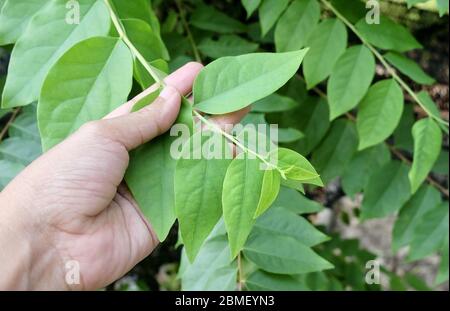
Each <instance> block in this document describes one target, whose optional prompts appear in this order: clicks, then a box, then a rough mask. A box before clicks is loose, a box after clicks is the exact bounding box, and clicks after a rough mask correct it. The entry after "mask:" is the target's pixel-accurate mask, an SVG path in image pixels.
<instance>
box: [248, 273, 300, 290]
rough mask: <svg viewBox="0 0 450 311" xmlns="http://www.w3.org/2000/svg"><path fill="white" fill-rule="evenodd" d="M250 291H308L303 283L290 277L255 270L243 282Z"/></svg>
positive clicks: (296, 278)
mask: <svg viewBox="0 0 450 311" xmlns="http://www.w3.org/2000/svg"><path fill="white" fill-rule="evenodd" d="M245 286H246V287H247V289H248V290H251V291H305V290H309V288H308V287H307V286H306V284H305V283H304V282H302V281H301V280H300V279H299V278H298V277H296V276H292V275H280V274H273V273H268V272H265V271H262V270H256V271H255V272H253V273H252V274H251V275H250V276H249V277H248V278H247V279H246V281H245Z"/></svg>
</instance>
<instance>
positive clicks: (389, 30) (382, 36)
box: [355, 16, 422, 52]
mask: <svg viewBox="0 0 450 311" xmlns="http://www.w3.org/2000/svg"><path fill="white" fill-rule="evenodd" d="M355 26H356V29H357V30H358V31H359V33H360V34H361V35H362V36H363V37H364V38H365V39H366V40H367V41H368V42H369V43H371V44H373V45H374V46H376V47H378V48H380V49H384V50H394V51H397V52H406V51H409V50H414V49H419V48H422V45H421V44H420V43H419V42H417V40H416V39H415V38H414V37H413V35H412V34H411V33H410V32H409V31H408V29H406V28H405V27H403V26H401V25H399V24H397V23H395V22H393V21H392V20H390V19H389V18H387V17H384V16H380V23H379V24H369V23H367V22H366V20H365V18H363V19H361V20H360V21H359V22H358V23H357V24H356V25H355Z"/></svg>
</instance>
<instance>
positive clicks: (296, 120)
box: [278, 97, 330, 155]
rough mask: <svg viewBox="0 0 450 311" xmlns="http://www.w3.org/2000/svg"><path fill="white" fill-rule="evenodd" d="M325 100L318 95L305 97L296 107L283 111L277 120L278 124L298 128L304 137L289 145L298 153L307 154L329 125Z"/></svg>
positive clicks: (319, 140)
mask: <svg viewBox="0 0 450 311" xmlns="http://www.w3.org/2000/svg"><path fill="white" fill-rule="evenodd" d="M329 119H330V118H329V109H328V104H327V102H326V101H325V100H324V99H322V98H320V97H307V98H306V99H304V100H302V101H301V102H300V105H299V107H298V108H296V109H295V110H293V111H289V112H286V113H283V115H282V116H281V118H280V121H279V122H278V123H279V124H280V126H283V127H284V126H292V127H295V128H297V129H299V130H300V131H301V132H302V133H303V134H304V137H303V138H302V139H300V141H298V142H297V143H295V144H291V145H289V148H292V149H294V150H295V151H297V152H299V153H300V154H303V155H307V154H309V153H310V152H311V151H312V150H314V148H315V147H316V146H317V145H318V144H319V143H320V142H321V140H322V138H323V137H324V136H325V134H326V133H327V131H328V128H329V127H330V121H329Z"/></svg>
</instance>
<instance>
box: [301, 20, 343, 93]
mask: <svg viewBox="0 0 450 311" xmlns="http://www.w3.org/2000/svg"><path fill="white" fill-rule="evenodd" d="M308 46H309V47H310V52H309V53H308V55H306V56H305V62H304V64H303V74H304V76H305V80H306V84H307V86H308V89H311V88H313V87H314V86H316V85H317V84H318V83H320V82H322V81H323V80H325V79H326V78H327V77H328V76H329V75H330V73H331V70H332V69H333V67H334V64H335V63H336V61H337V60H338V58H339V57H340V56H341V55H342V53H344V51H345V48H346V47H347V29H346V28H345V25H344V24H343V23H342V22H341V21H340V20H338V19H334V18H333V19H327V20H324V21H323V22H321V23H320V24H319V25H318V26H317V27H316V29H315V30H314V31H313V33H312V34H311V37H310V38H309V40H308Z"/></svg>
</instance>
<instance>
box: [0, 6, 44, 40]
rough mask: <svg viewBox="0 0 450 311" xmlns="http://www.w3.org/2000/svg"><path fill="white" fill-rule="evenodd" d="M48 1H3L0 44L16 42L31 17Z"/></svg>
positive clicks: (0, 16) (0, 7) (0, 20)
mask: <svg viewBox="0 0 450 311" xmlns="http://www.w3.org/2000/svg"><path fill="white" fill-rule="evenodd" d="M48 3H49V1H43V0H28V1H17V0H8V1H5V3H4V4H3V6H0V9H1V14H0V46H1V45H8V44H12V43H16V41H17V40H18V39H19V37H20V36H21V35H22V34H23V33H24V31H25V29H26V27H27V26H28V24H29V22H30V20H31V18H32V17H33V16H34V15H35V14H36V13H37V12H39V10H40V9H42V8H43V7H45V6H46V5H47V4H48Z"/></svg>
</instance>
